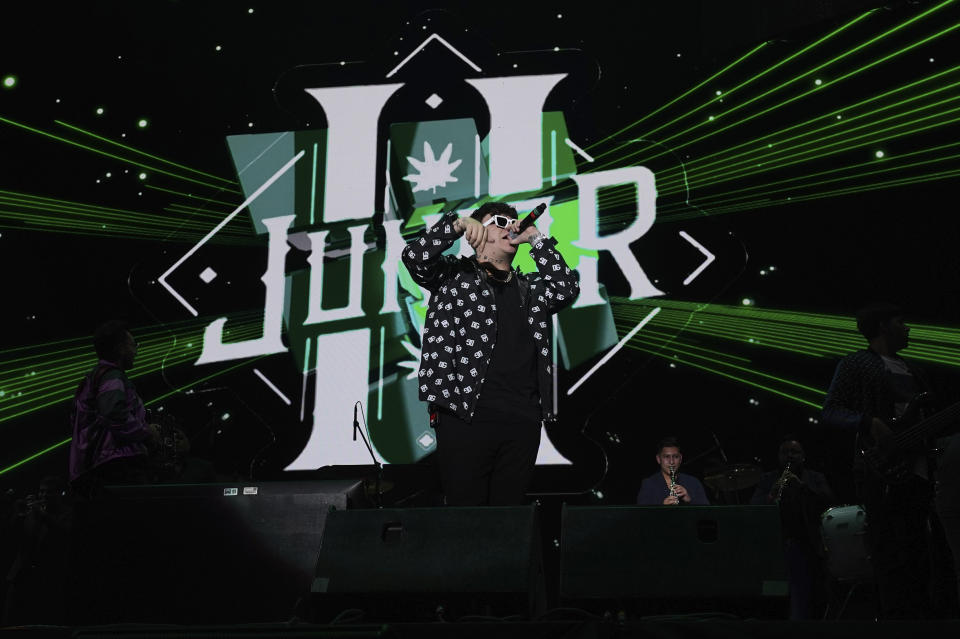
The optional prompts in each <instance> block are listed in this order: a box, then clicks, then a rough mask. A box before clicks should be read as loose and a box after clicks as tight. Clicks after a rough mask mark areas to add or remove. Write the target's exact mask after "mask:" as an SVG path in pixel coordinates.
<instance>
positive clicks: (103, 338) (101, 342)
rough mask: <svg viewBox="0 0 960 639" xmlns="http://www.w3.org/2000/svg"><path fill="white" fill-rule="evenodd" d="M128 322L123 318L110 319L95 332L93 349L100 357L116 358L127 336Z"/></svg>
mask: <svg viewBox="0 0 960 639" xmlns="http://www.w3.org/2000/svg"><path fill="white" fill-rule="evenodd" d="M128 332H129V329H128V328H127V323H126V322H124V321H123V320H108V321H106V322H104V323H103V324H101V325H100V326H98V327H97V330H96V331H95V332H94V333H93V349H94V350H95V351H96V352H97V357H99V358H100V359H107V360H114V359H116V358H117V356H118V355H119V354H120V347H121V346H122V345H123V342H124V340H125V339H126V338H127V333H128Z"/></svg>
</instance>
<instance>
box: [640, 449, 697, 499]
mask: <svg viewBox="0 0 960 639" xmlns="http://www.w3.org/2000/svg"><path fill="white" fill-rule="evenodd" d="M656 459H657V466H659V469H658V470H657V472H655V473H653V474H652V475H650V476H649V477H647V478H646V479H644V480H643V483H641V484H640V492H639V493H638V494H637V504H638V505H640V506H679V505H680V504H690V505H694V506H709V505H710V500H709V499H707V493H706V491H705V490H704V489H703V484H701V483H700V480H698V479H697V478H696V477H694V476H692V475H685V474H683V473H681V472H678V470H679V468H680V464H681V463H682V462H683V454H682V453H681V452H680V444H679V443H678V442H677V438H676V437H665V438H663V439H661V440H660V442H659V443H658V444H657V456H656Z"/></svg>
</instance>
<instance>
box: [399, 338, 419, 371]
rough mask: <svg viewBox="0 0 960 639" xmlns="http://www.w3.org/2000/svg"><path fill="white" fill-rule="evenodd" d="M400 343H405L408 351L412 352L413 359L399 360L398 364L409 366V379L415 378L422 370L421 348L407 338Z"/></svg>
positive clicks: (404, 345)
mask: <svg viewBox="0 0 960 639" xmlns="http://www.w3.org/2000/svg"><path fill="white" fill-rule="evenodd" d="M400 344H401V345H403V347H404V348H405V349H406V350H407V352H408V353H410V357H412V358H413V359H412V360H405V361H402V362H397V365H398V366H402V367H404V368H409V369H410V373H409V374H408V375H407V379H415V378H416V377H417V374H418V373H419V372H420V349H419V348H417V347H416V346H414V345H413V344H411V343H410V342H408V341H407V340H403V341H402V342H400Z"/></svg>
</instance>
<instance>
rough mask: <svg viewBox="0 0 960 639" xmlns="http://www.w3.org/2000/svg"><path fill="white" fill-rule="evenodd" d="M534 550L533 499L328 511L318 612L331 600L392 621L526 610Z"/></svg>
mask: <svg viewBox="0 0 960 639" xmlns="http://www.w3.org/2000/svg"><path fill="white" fill-rule="evenodd" d="M540 550H541V549H540V534H539V526H538V520H537V512H536V510H535V508H534V507H533V506H530V507H525V506H518V507H484V508H452V507H451V508H408V509H383V510H362V511H361V510H354V511H343V512H340V511H338V512H333V513H330V516H329V517H328V518H327V525H326V528H325V529H324V533H323V542H322V544H321V546H320V553H319V556H318V558H317V569H316V577H315V579H314V582H313V592H314V593H315V595H316V597H315V602H316V604H317V606H316V607H315V609H316V610H319V611H320V612H319V613H318V614H319V615H320V617H321V618H320V619H318V620H319V621H326V619H324V618H322V617H323V615H324V614H328V613H331V612H335V611H336V610H337V608H338V607H340V608H341V609H342V608H344V607H360V608H363V609H364V610H366V611H368V612H369V613H372V614H373V615H374V616H380V617H381V618H400V619H413V618H419V619H422V618H424V617H429V618H443V619H446V620H452V619H454V618H456V617H457V616H459V615H463V614H468V613H469V614H497V615H504V614H521V615H524V616H527V615H534V614H536V613H537V612H539V611H540V609H542V606H543V603H544V587H543V570H542V565H543V564H542V558H541V552H540ZM444 611H446V613H445V612H444ZM445 614H446V616H444V615H445Z"/></svg>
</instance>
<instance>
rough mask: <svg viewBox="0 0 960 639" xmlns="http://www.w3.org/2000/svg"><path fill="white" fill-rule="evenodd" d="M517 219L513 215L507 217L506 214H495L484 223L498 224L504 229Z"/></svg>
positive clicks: (485, 224) (487, 224) (486, 224)
mask: <svg viewBox="0 0 960 639" xmlns="http://www.w3.org/2000/svg"><path fill="white" fill-rule="evenodd" d="M514 221H515V220H514V219H513V218H512V217H507V216H506V215H494V216H493V217H491V218H490V219H489V220H487V221H486V222H484V223H483V225H484V226H489V225H490V224H496V225H497V226H499V227H500V228H502V229H505V228H507V227H508V226H510V224H511V223H512V222H514Z"/></svg>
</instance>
